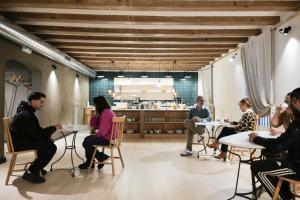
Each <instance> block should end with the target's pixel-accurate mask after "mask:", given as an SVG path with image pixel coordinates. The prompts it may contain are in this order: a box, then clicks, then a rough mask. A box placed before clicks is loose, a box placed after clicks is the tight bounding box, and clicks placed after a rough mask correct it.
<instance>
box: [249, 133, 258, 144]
mask: <svg viewBox="0 0 300 200" xmlns="http://www.w3.org/2000/svg"><path fill="white" fill-rule="evenodd" d="M255 137H257V134H256V133H254V132H252V133H250V134H249V141H250V142H252V143H253V141H254V138H255Z"/></svg>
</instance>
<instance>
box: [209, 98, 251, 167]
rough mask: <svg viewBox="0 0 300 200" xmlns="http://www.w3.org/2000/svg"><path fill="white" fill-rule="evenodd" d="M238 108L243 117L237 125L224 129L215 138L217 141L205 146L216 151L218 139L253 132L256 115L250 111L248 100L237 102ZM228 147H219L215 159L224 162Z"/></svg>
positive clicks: (223, 145) (218, 143)
mask: <svg viewBox="0 0 300 200" xmlns="http://www.w3.org/2000/svg"><path fill="white" fill-rule="evenodd" d="M239 106H240V109H241V111H242V112H243V116H242V118H241V119H240V121H239V122H238V124H237V125H235V126H233V127H224V128H223V129H222V131H221V133H220V135H219V136H218V137H217V139H216V140H215V141H214V143H212V144H208V145H207V146H208V147H210V148H214V149H218V148H219V145H220V142H219V139H220V138H222V137H226V136H229V135H233V134H236V133H238V132H243V131H253V130H254V128H255V123H256V115H255V113H254V112H253V110H252V109H251V104H250V100H249V99H248V98H244V99H242V100H241V101H240V102H239ZM227 151H228V145H225V144H222V145H221V153H220V154H219V155H218V156H215V158H216V159H223V160H224V161H225V160H226V158H227Z"/></svg>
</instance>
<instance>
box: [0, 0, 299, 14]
mask: <svg viewBox="0 0 300 200" xmlns="http://www.w3.org/2000/svg"><path fill="white" fill-rule="evenodd" d="M0 6H1V7H6V8H7V7H8V8H9V7H29V8H32V9H33V11H34V10H35V11H36V12H38V9H39V8H56V9H101V10H120V11H126V10H131V11H294V10H295V8H297V7H299V6H300V2H299V1H295V0H293V1H278V0H273V1H272V0H260V1H249V0H241V1H236V0H218V1H212V0H194V1H181V0H172V1H171V0H151V1H149V0H130V1H129V0H105V1H98V0H80V1H78V0H64V1H60V0H51V1H42V0H39V1H37V0H26V1H24V0H9V1H2V2H1V3H0Z"/></svg>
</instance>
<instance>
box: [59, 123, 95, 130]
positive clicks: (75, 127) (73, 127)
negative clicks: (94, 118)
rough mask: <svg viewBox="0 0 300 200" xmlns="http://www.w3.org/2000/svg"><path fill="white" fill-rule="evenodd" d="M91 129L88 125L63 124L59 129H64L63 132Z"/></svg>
mask: <svg viewBox="0 0 300 200" xmlns="http://www.w3.org/2000/svg"><path fill="white" fill-rule="evenodd" d="M88 130H90V127H89V126H88V125H73V124H69V125H62V129H60V130H57V131H63V132H71V131H78V132H79V131H88Z"/></svg>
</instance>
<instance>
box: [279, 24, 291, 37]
mask: <svg viewBox="0 0 300 200" xmlns="http://www.w3.org/2000/svg"><path fill="white" fill-rule="evenodd" d="M291 30H292V27H291V26H288V27H285V28H281V29H279V33H282V34H283V35H288V34H289V32H291Z"/></svg>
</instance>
